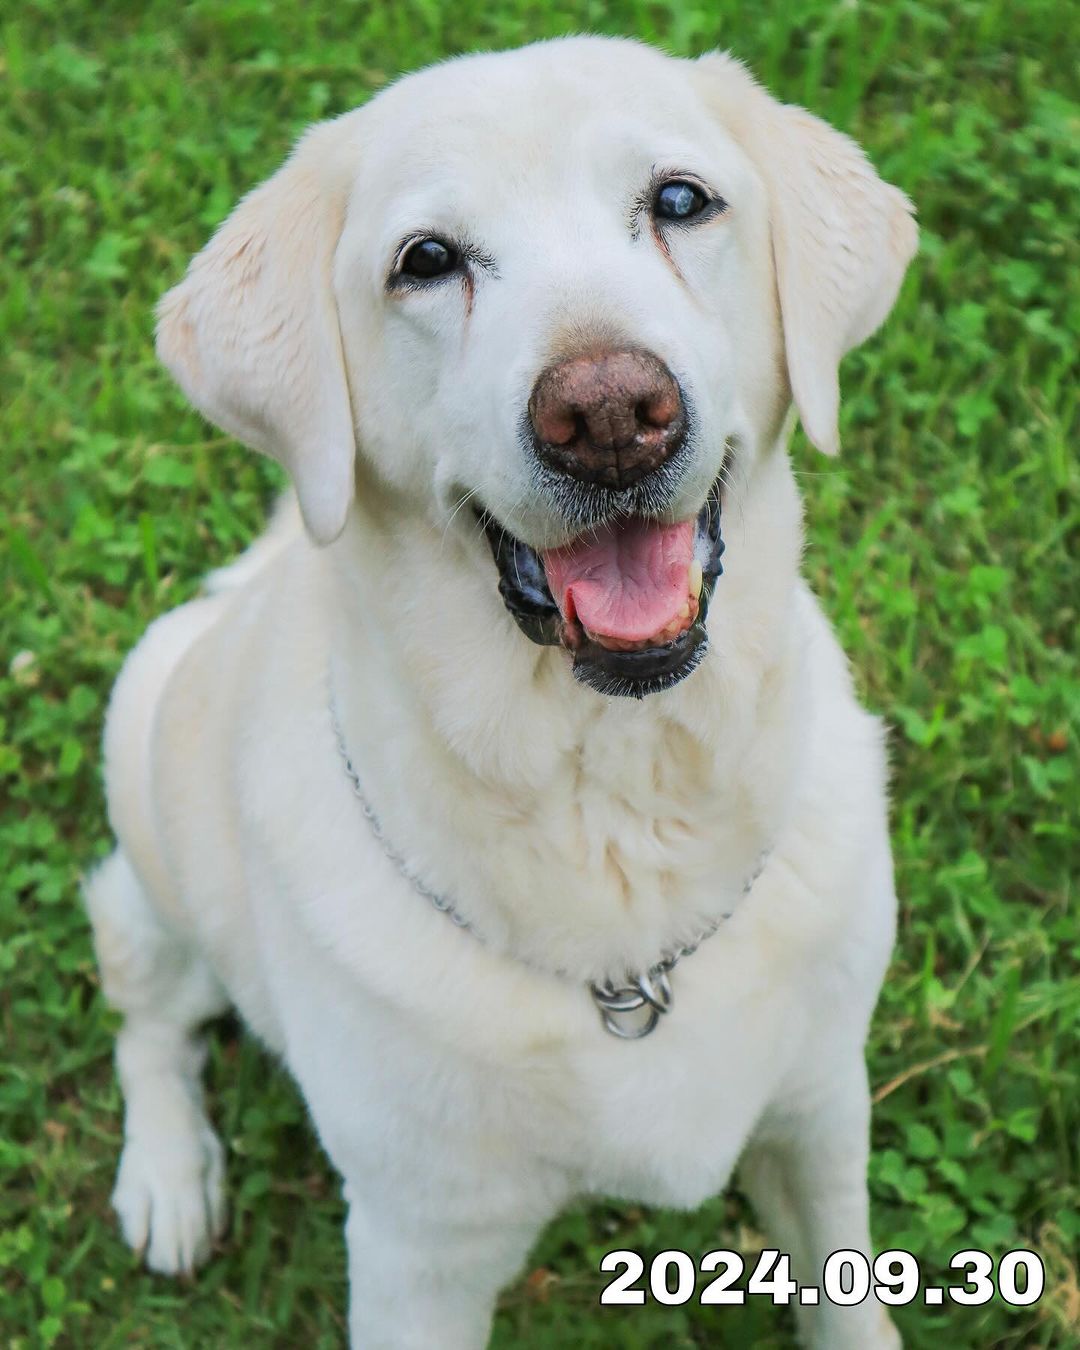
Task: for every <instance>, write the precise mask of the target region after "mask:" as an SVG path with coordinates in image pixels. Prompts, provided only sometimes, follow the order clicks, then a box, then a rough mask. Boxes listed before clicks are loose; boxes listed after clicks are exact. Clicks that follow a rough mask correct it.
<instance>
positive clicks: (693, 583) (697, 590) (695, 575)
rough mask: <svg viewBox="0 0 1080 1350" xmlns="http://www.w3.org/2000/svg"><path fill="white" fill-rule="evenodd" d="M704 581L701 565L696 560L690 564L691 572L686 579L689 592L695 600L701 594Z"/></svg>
mask: <svg viewBox="0 0 1080 1350" xmlns="http://www.w3.org/2000/svg"><path fill="white" fill-rule="evenodd" d="M702 579H703V577H702V571H701V563H699V562H698V560H697V559H696V558H695V559H694V561H693V562H692V563H691V564H690V571H689V573H688V575H687V578H686V584H687V590H688V591H689V592H690V594H691V595H692V596H693V597H694V599H695V600H696V599H697V598H698V596H699V595H700V594H701V583H702Z"/></svg>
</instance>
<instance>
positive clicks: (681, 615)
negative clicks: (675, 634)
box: [679, 601, 690, 620]
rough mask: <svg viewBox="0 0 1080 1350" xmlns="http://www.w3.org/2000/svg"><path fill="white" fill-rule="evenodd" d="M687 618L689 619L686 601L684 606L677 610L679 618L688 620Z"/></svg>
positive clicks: (688, 606)
mask: <svg viewBox="0 0 1080 1350" xmlns="http://www.w3.org/2000/svg"><path fill="white" fill-rule="evenodd" d="M689 617H690V602H689V601H687V602H686V604H685V605H683V607H682V609H680V610H679V618H680V619H684V620H685V619H688V618H689Z"/></svg>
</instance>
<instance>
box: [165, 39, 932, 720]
mask: <svg viewBox="0 0 1080 1350" xmlns="http://www.w3.org/2000/svg"><path fill="white" fill-rule="evenodd" d="M915 240H916V231H915V226H914V222H913V220H912V217H911V208H910V204H909V203H908V201H907V199H906V198H905V197H904V195H903V194H902V193H901V192H899V191H898V190H897V189H895V188H893V187H890V186H889V185H888V184H886V183H884V182H882V180H881V179H880V178H879V177H878V176H877V174H876V173H875V172H874V170H873V168H872V167H871V166H870V164H869V163H868V162H867V160H866V158H865V157H864V156H863V154H862V152H861V151H860V150H859V149H858V147H857V146H856V145H855V144H854V143H853V142H852V141H850V140H849V139H848V138H847V137H845V136H842V135H840V134H839V133H838V132H836V131H834V130H832V129H831V128H830V127H828V126H826V125H825V124H824V123H823V122H821V121H819V120H818V119H817V118H815V117H812V116H810V115H809V114H808V113H806V112H804V111H802V110H801V109H798V108H793V107H787V106H784V105H782V104H780V103H777V102H776V101H775V100H774V99H772V98H771V97H770V96H769V95H768V94H767V93H766V92H765V91H764V90H763V89H761V88H760V87H759V86H758V85H757V84H755V82H754V81H753V79H752V78H751V77H750V76H749V75H748V74H747V73H746V71H745V70H744V69H743V68H742V66H741V65H739V64H738V63H737V62H736V61H734V60H732V59H731V58H729V57H727V56H722V55H714V56H707V57H704V58H702V59H701V60H699V61H695V62H687V61H679V60H674V59H671V58H669V57H666V56H663V55H661V54H660V53H658V52H656V51H653V50H651V49H649V48H646V47H643V46H640V45H638V44H636V43H632V42H623V41H616V40H609V39H599V38H575V39H567V40H563V41H558V42H551V43H544V44H540V45H538V46H534V47H529V48H525V49H523V50H520V51H516V52H510V53H506V54H501V55H481V56H473V57H467V58H463V59H460V60H456V61H452V62H449V63H447V64H445V65H441V66H437V67H433V68H431V69H429V70H425V71H422V72H420V73H419V74H417V75H412V76H409V77H408V78H407V79H404V80H402V81H400V82H399V83H397V84H396V85H394V86H392V87H391V88H389V89H388V90H386V91H385V92H384V93H382V94H380V95H379V96H378V97H377V98H375V99H374V100H372V102H371V103H369V104H368V105H367V106H365V107H364V108H362V109H360V110H358V111H357V112H354V113H350V114H347V115H346V116H344V117H341V118H338V119H337V120H336V121H333V122H328V123H324V124H322V125H320V126H317V127H315V128H313V129H312V130H310V131H309V132H308V133H307V134H306V135H305V136H304V137H303V138H302V139H301V140H300V142H299V144H298V145H297V147H296V149H295V150H294V152H293V154H292V156H291V157H290V158H289V160H288V161H287V162H286V164H285V165H284V166H283V167H282V168H281V169H280V170H279V171H278V172H277V173H276V174H275V175H274V176H273V177H272V178H270V179H269V180H268V181H267V182H266V183H264V184H263V185H262V186H261V187H259V188H257V189H256V190H255V191H253V192H252V193H250V194H249V195H248V196H247V197H245V198H244V199H243V201H242V202H241V203H240V204H239V206H237V208H236V209H235V211H234V212H233V214H232V215H231V216H230V217H229V219H228V220H227V221H226V222H225V224H224V225H223V226H222V227H221V228H220V230H219V231H218V232H217V234H216V235H215V236H214V238H213V239H212V240H211V241H210V243H209V244H208V245H207V246H206V248H204V249H203V251H202V252H201V253H200V254H199V255H198V256H197V257H196V258H195V259H194V261H193V262H192V264H191V267H190V269H189V271H188V273H187V276H186V277H185V278H184V280H183V281H182V282H181V283H180V284H179V285H178V286H177V287H175V289H174V290H172V291H171V292H170V293H169V294H168V295H167V296H166V297H165V299H164V300H163V301H162V304H161V306H160V310H159V325H158V351H159V353H160V355H161V357H162V359H163V360H164V362H165V364H166V365H167V366H168V367H169V369H170V370H171V371H172V372H173V374H174V375H175V376H176V378H177V380H178V381H179V383H180V384H181V386H182V387H183V389H184V390H185V392H186V393H187V395H188V396H189V397H190V399H191V400H192V402H193V403H194V404H195V405H196V406H197V407H198V408H199V409H201V410H202V411H203V412H204V413H206V414H207V416H209V417H210V418H212V419H213V420H214V421H215V422H217V423H218V424H219V425H221V426H222V427H224V428H225V429H226V430H227V431H229V432H231V433H233V434H235V435H236V436H238V437H239V438H240V439H241V440H243V441H246V442H247V443H248V444H249V445H252V446H254V447H255V448H257V449H259V450H262V451H264V452H266V453H268V454H271V455H273V456H274V457H275V458H276V459H279V460H280V461H281V462H282V463H283V464H284V465H285V466H286V468H287V469H288V470H289V472H290V474H291V475H292V478H293V480H294V482H295V485H296V490H297V494H298V497H299V501H300V507H301V510H302V512H303V516H304V520H305V522H306V524H307V527H308V530H309V532H310V533H311V535H312V537H313V538H314V539H315V540H316V542H318V543H320V544H325V543H328V542H330V541H332V540H333V539H334V538H335V537H336V536H337V535H338V534H339V533H340V531H341V530H342V528H343V526H344V523H345V520H346V517H347V515H348V512H349V508H350V503H351V501H352V498H353V493H354V490H355V482H356V475H357V456H358V454H359V456H360V462H361V464H362V465H363V469H362V472H361V477H363V476H364V475H365V474H374V475H376V476H377V477H378V478H379V479H380V480H381V481H382V482H383V483H385V484H386V485H388V486H389V487H390V488H391V489H394V490H397V491H399V492H401V493H403V494H407V497H408V500H410V501H411V502H413V503H419V504H420V505H421V506H422V508H423V509H425V510H426V511H427V513H428V515H429V517H430V519H431V522H432V527H433V529H436V530H440V529H442V528H444V527H445V525H446V523H447V522H448V521H449V520H450V518H451V517H452V515H453V513H454V512H455V511H456V510H458V509H459V508H460V507H461V505H462V504H463V503H465V502H466V501H467V502H468V503H469V504H470V508H471V509H472V510H474V511H476V512H477V513H478V514H479V516H480V518H481V520H482V521H483V523H484V525H485V527H486V531H487V534H488V537H489V541H490V544H491V548H492V551H493V554H494V557H495V562H496V568H495V569H493V583H492V584H493V586H494V585H495V584H496V574H497V577H498V584H499V588H500V590H501V592H502V594H503V597H504V599H505V600H506V602H507V604H508V606H509V607H510V609H511V611H512V612H513V613H514V615H515V617H516V618H517V620H518V622H519V624H520V625H521V627H522V628H523V630H524V631H525V632H526V633H527V634H528V635H529V636H530V637H532V638H533V639H534V640H535V641H542V642H548V641H551V642H561V643H563V644H564V645H565V646H567V647H568V648H569V649H570V650H571V651H572V652H573V654H574V668H575V673H576V674H578V675H579V677H581V678H583V679H585V680H586V681H587V682H589V683H591V684H593V685H595V686H596V687H598V688H601V689H604V690H606V691H609V692H628V693H635V694H639V695H640V694H642V693H647V692H651V691H652V690H654V689H659V688H664V687H667V685H669V684H672V683H674V682H676V681H677V680H678V679H681V678H682V677H683V676H684V675H686V674H687V673H688V672H689V671H690V670H692V669H693V668H694V665H695V664H696V663H697V662H698V660H699V659H700V657H701V654H702V652H703V650H704V636H705V628H704V617H705V609H706V607H707V604H708V599H709V594H710V591H711V587H712V584H713V582H714V580H715V577H716V576H717V574H718V573H719V570H720V564H719V555H720V552H721V550H722V548H723V545H722V542H721V539H720V530H719V523H720V505H721V499H722V488H723V480H724V477H725V472H726V470H727V469H728V468H729V467H730V464H731V461H732V459H733V458H734V459H735V460H738V459H740V458H741V459H743V460H744V461H745V465H744V467H746V466H749V465H752V463H753V461H754V460H755V459H756V457H757V456H758V455H760V454H762V453H764V452H765V451H767V450H768V449H769V448H771V447H772V445H773V444H774V443H775V441H776V438H777V435H778V433H779V431H780V427H781V424H782V421H783V418H784V414H785V412H786V410H787V407H788V405H789V403H790V401H791V399H792V398H793V399H794V402H795V404H796V407H797V409H798V412H799V414H800V416H801V418H802V421H803V425H804V427H805V429H806V432H807V435H808V436H809V438H810V440H811V441H813V442H814V444H815V445H817V446H818V447H819V448H820V449H822V450H824V451H825V452H827V453H832V452H833V451H835V449H836V448H837V411H838V404H839V393H838V383H837V371H838V366H839V363H840V359H841V357H842V356H843V355H844V353H845V352H846V351H848V350H849V349H850V348H851V347H853V346H854V345H855V344H856V343H858V342H861V341H862V340H863V339H864V338H866V337H867V336H868V335H869V334H870V333H872V332H873V331H874V329H875V328H876V327H877V326H878V325H879V324H880V323H881V321H882V320H883V319H884V317H885V315H886V314H887V312H888V310H889V309H890V307H891V306H892V303H893V301H894V299H895V297H896V293H897V290H898V288H899V285H900V281H901V279H902V277H903V273H904V269H905V267H906V265H907V263H908V261H909V260H910V258H911V256H912V254H913V252H914V249H915Z"/></svg>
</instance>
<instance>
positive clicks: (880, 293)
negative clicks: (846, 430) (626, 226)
mask: <svg viewBox="0 0 1080 1350" xmlns="http://www.w3.org/2000/svg"><path fill="white" fill-rule="evenodd" d="M694 69H695V72H696V76H697V79H698V80H699V81H700V87H701V89H702V92H703V94H704V96H705V98H706V100H707V102H708V103H709V105H710V106H711V107H712V108H713V109H715V110H716V112H717V114H718V116H719V117H720V118H721V120H722V121H723V124H724V126H725V127H726V129H727V130H728V131H729V132H731V134H732V135H734V137H735V138H736V140H737V141H738V142H739V143H740V144H741V145H742V147H743V149H744V150H745V151H746V152H747V153H748V154H749V155H750V157H751V159H752V160H753V162H754V165H755V167H756V169H757V170H758V173H759V174H760V175H761V177H762V179H763V180H764V183H765V188H766V191H767V193H768V199H769V214H770V221H771V228H772V246H773V259H774V263H775V267H776V281H777V289H778V292H779V299H780V314H781V319H782V322H783V328H784V348H785V351H786V354H787V367H788V379H789V382H790V385H791V393H792V397H793V398H794V400H795V406H796V408H797V409H798V411H799V416H800V417H801V418H802V424H803V428H804V429H805V431H806V434H807V436H808V437H809V439H810V440H811V441H812V442H813V444H814V445H816V446H817V448H818V449H819V450H823V451H824V452H825V453H826V454H835V453H836V451H837V450H838V449H839V448H840V443H839V434H838V431H837V415H838V413H839V409H840V385H839V366H840V360H841V358H842V357H843V356H844V354H845V352H848V351H850V350H851V348H852V347H855V346H857V345H858V344H859V343H860V342H863V341H865V339H866V338H868V337H869V336H870V334H871V333H873V332H874V330H875V329H876V328H877V327H878V326H879V324H881V323H882V321H883V320H884V318H885V316H886V315H887V314H888V312H889V310H890V309H891V308H892V306H893V302H894V301H895V299H896V295H897V292H898V291H899V289H900V283H901V281H902V280H903V278H904V272H905V271H906V269H907V265H908V263H909V262H910V261H911V259H912V257H913V256H914V254H915V250H916V247H917V244H918V230H917V228H916V225H915V221H914V219H913V208H912V205H911V202H910V201H909V200H908V198H907V197H906V196H905V195H904V194H903V193H902V192H901V191H900V190H899V189H898V188H895V187H893V186H892V185H891V184H889V183H886V182H884V181H883V180H882V179H881V178H879V177H878V175H877V173H876V172H875V171H874V168H873V166H872V165H871V163H870V161H869V160H868V159H867V158H866V156H865V155H864V154H863V152H862V150H861V149H860V147H859V146H858V145H856V144H855V142H854V141H853V140H851V139H850V138H849V137H848V136H844V135H842V134H841V133H840V132H839V131H835V130H834V129H833V128H832V127H830V126H829V125H828V124H827V123H825V122H822V121H821V120H820V118H817V117H814V116H812V115H811V114H810V113H808V112H806V111H805V110H804V109H803V108H797V107H793V106H791V105H787V104H782V103H778V102H777V101H776V99H774V98H772V96H771V95H770V94H768V93H767V92H766V91H765V90H764V89H763V88H762V87H761V86H760V85H759V84H758V83H757V82H756V81H755V80H754V78H753V77H752V76H751V75H750V74H749V72H748V71H747V70H746V69H745V67H744V66H743V65H742V64H741V63H740V62H739V61H736V60H735V59H734V58H733V57H731V56H729V55H727V54H726V53H714V54H710V55H708V56H704V57H701V58H700V59H699V60H698V61H696V62H695V63H694Z"/></svg>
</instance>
